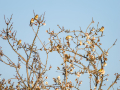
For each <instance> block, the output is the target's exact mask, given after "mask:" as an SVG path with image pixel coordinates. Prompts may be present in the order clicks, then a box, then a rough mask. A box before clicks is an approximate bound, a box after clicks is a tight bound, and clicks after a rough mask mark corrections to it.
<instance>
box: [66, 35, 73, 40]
mask: <svg viewBox="0 0 120 90" xmlns="http://www.w3.org/2000/svg"><path fill="white" fill-rule="evenodd" d="M71 38H73V37H72V36H70V35H68V36H66V38H65V39H66V40H69V39H71Z"/></svg>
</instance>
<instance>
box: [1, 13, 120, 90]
mask: <svg viewBox="0 0 120 90" xmlns="http://www.w3.org/2000/svg"><path fill="white" fill-rule="evenodd" d="M33 13H34V12H33ZM44 16H45V13H44V14H43V15H41V16H39V15H38V14H35V13H34V17H33V18H31V19H30V27H31V28H32V30H33V32H34V33H35V37H34V38H33V41H32V44H26V43H24V44H22V40H21V39H20V40H17V38H16V32H15V31H13V32H12V26H13V23H12V24H11V20H12V15H11V18H10V19H8V21H6V19H5V16H4V19H5V23H6V25H7V27H6V29H5V30H4V29H3V30H2V31H1V34H0V37H1V38H2V39H3V40H6V41H8V44H9V45H10V46H11V48H12V50H13V51H14V52H15V53H16V54H17V55H18V63H17V64H15V63H14V62H13V61H12V60H11V59H10V58H9V57H7V55H5V54H4V53H3V51H2V47H1V48H0V61H1V62H2V63H4V64H6V65H9V66H10V67H14V68H15V70H16V75H14V76H15V77H14V78H10V79H8V80H5V79H4V78H3V79H2V80H1V81H0V90H3V89H4V90H15V89H17V90H44V89H47V90H49V89H51V88H54V89H55V90H59V89H60V90H72V89H77V90H79V89H80V85H81V84H82V81H79V78H80V76H81V75H84V74H86V73H88V74H89V79H90V90H92V88H93V87H91V83H92V81H93V84H94V90H96V89H97V88H98V90H102V89H101V88H102V86H103V82H104V81H105V80H108V79H107V78H106V77H107V76H109V74H105V70H104V67H105V66H106V65H107V56H108V52H109V49H110V48H111V47H112V46H114V45H115V43H116V41H117V40H116V41H115V42H114V43H113V45H112V46H111V47H110V48H108V49H107V50H103V49H102V48H101V43H100V38H101V37H103V36H104V35H103V32H104V26H102V27H101V28H99V27H98V25H99V23H98V24H97V28H94V27H92V28H91V27H90V26H91V24H93V23H94V21H93V18H92V21H91V23H90V24H89V26H88V27H87V29H86V31H83V30H81V28H80V30H68V29H64V27H62V28H61V27H60V26H59V25H57V26H58V28H59V29H60V31H59V32H56V33H55V32H54V31H50V29H49V30H46V33H48V34H49V35H50V38H49V42H48V43H47V44H44V43H43V42H42V41H41V40H40V38H39V37H38V32H39V29H40V27H42V26H44V25H46V24H45V20H44ZM34 25H35V26H36V27H38V29H37V32H35V30H34V28H33V26H34ZM62 32H64V33H72V34H73V35H67V36H66V38H63V40H62V39H61V38H59V34H60V33H62ZM98 33H100V34H101V35H100V36H98ZM36 38H38V39H39V41H40V43H41V45H42V47H41V48H37V46H36V45H35V41H36ZM81 39H82V40H81ZM70 41H71V42H70ZM96 47H98V49H99V50H100V51H101V53H100V54H99V53H97V52H98V50H97V49H96ZM19 49H23V50H24V52H25V54H26V57H23V56H22V55H21V54H20V53H18V50H19ZM80 50H82V51H83V52H84V53H83V54H80V53H79V51H80ZM39 51H45V52H46V63H45V64H44V63H43V62H42V60H41V59H40V55H39ZM51 52H56V53H58V54H59V55H60V56H61V58H62V59H63V60H62V61H63V63H62V64H61V65H62V68H60V67H57V70H58V71H60V72H61V73H62V75H63V76H64V79H63V80H61V78H60V76H58V77H57V78H53V81H54V84H51V85H49V84H48V82H45V80H46V79H47V78H48V76H45V73H46V72H47V71H49V70H50V69H51V68H52V66H50V67H49V69H47V68H46V67H47V63H48V54H49V53H51ZM68 53H70V54H68ZM2 57H5V58H6V59H7V62H6V61H5V60H3V59H2ZM78 58H79V59H78ZM81 60H84V61H86V62H88V65H85V64H84V63H82V62H81ZM21 64H23V65H25V66H26V75H27V78H26V79H25V78H23V77H22V75H21V74H20V73H19V70H20V69H21ZM98 65H100V66H101V67H100V68H98ZM75 68H79V70H76V69H75ZM73 70H74V71H73ZM70 75H72V76H73V77H75V76H77V78H76V79H75V81H76V82H75V83H73V82H72V81H68V76H70ZM115 75H116V78H115V81H114V82H112V83H111V85H110V86H109V87H108V90H109V89H110V88H111V87H112V86H113V85H114V84H115V83H116V82H117V80H119V78H120V74H118V73H116V74H115ZM34 78H35V81H34ZM12 79H17V80H18V84H17V85H16V86H14V83H12V82H11V80H12ZM7 83H8V84H9V86H8V85H7ZM6 85H7V86H6Z"/></svg>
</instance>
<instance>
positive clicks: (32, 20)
mask: <svg viewBox="0 0 120 90" xmlns="http://www.w3.org/2000/svg"><path fill="white" fill-rule="evenodd" d="M32 23H34V18H32V19H31V20H30V25H31V26H32Z"/></svg>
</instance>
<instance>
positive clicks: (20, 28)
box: [0, 0, 120, 90]
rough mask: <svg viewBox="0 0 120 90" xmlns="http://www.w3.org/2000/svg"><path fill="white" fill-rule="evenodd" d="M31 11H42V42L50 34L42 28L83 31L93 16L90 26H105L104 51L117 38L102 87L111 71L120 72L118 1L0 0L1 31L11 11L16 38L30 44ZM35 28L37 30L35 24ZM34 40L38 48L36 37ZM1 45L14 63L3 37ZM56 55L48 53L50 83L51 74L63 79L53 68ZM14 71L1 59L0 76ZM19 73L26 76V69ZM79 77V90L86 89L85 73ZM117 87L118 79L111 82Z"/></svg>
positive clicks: (110, 54)
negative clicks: (116, 81) (50, 68)
mask: <svg viewBox="0 0 120 90" xmlns="http://www.w3.org/2000/svg"><path fill="white" fill-rule="evenodd" d="M33 10H34V11H35V13H36V14H39V15H41V14H43V13H44V12H45V20H46V26H43V27H41V28H40V32H39V34H38V35H39V37H40V38H41V40H42V41H46V42H48V38H49V35H48V34H47V33H46V32H45V31H46V30H48V29H49V28H50V30H53V29H54V31H55V32H59V31H60V29H59V28H58V27H57V24H59V25H60V26H61V27H62V26H64V28H65V29H70V30H79V27H81V29H82V30H83V31H85V30H86V28H87V26H88V25H89V24H90V22H91V20H92V17H93V20H94V21H95V23H94V24H92V26H94V27H95V28H96V27H97V23H98V22H99V27H101V26H104V27H105V31H104V35H105V36H104V37H102V38H101V43H102V46H101V47H102V48H103V49H105V50H107V49H108V48H109V47H110V46H111V45H112V44H113V43H114V41H115V40H116V39H118V40H117V42H116V45H115V46H114V47H112V48H111V49H110V50H109V56H108V61H107V66H106V67H105V71H106V74H110V76H109V77H108V80H109V81H108V82H105V83H106V86H103V88H102V89H103V90H106V89H107V88H108V86H109V85H110V84H111V83H112V81H114V79H115V76H114V73H117V72H118V73H120V61H119V60H120V47H119V46H120V35H119V34H120V0H109V1H108V0H99V1H98V0H96V1H95V0H84V1H82V0H35V1H33V0H31V1H30V0H19V1H18V0H0V30H2V29H3V28H4V29H5V28H6V24H5V22H4V15H5V16H6V18H10V16H11V15H12V14H13V19H12V22H13V31H14V30H16V31H17V35H16V38H17V40H19V39H22V43H24V42H27V43H29V44H31V43H32V40H33V38H34V32H33V31H32V28H31V27H29V22H30V19H31V18H32V17H34V14H33ZM34 29H35V31H36V27H34ZM66 35H67V34H62V35H61V34H60V36H59V37H65V36H66ZM36 43H37V46H38V47H40V46H39V44H40V43H39V41H38V39H37V40H36ZM0 46H2V50H3V52H4V54H6V55H7V56H8V57H10V59H11V60H13V61H15V62H17V55H16V54H15V53H14V51H12V49H11V48H10V46H9V45H8V43H7V41H6V40H2V39H1V38H0ZM19 52H20V53H22V52H23V51H22V50H19ZM100 53H101V52H100ZM42 54H45V53H42ZM42 54H41V53H40V56H41V60H42V59H43V60H45V59H46V56H45V55H42ZM22 55H24V54H22ZM53 56H54V57H53ZM59 57H60V56H59V55H58V54H57V53H55V52H53V53H51V54H49V61H48V65H52V66H53V68H52V70H51V71H49V72H50V73H49V72H48V74H47V75H48V78H49V79H48V83H49V84H52V83H51V80H52V78H53V77H57V76H58V75H60V76H61V78H62V75H61V73H56V67H57V66H60V63H61V61H60V60H61V59H60V58H59ZM4 60H5V59H4ZM84 63H85V62H84ZM22 68H24V66H22ZM13 72H14V68H10V67H9V66H6V65H4V64H3V63H2V62H0V73H1V74H2V76H1V78H6V79H8V78H11V77H13V74H14V73H13ZM21 73H23V74H24V75H25V72H23V71H21ZM51 73H52V74H51ZM70 80H72V78H71V79H70ZM80 80H82V81H83V84H82V85H81V87H80V89H81V90H88V89H89V81H88V74H86V75H81V78H80ZM119 86H120V81H118V83H117V84H115V85H114V89H115V90H116V89H117V87H119ZM119 88H120V87H119ZM92 89H93V87H92ZM111 90H112V89H111Z"/></svg>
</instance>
